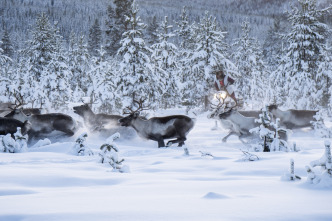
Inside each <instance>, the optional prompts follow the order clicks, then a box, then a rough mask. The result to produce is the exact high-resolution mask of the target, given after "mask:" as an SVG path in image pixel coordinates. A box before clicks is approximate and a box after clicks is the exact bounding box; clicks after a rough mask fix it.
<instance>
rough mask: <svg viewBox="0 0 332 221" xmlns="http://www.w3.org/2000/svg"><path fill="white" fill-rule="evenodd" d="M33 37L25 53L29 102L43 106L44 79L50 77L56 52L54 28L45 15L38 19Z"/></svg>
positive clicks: (44, 94)
mask: <svg viewBox="0 0 332 221" xmlns="http://www.w3.org/2000/svg"><path fill="white" fill-rule="evenodd" d="M31 35H32V39H31V40H29V41H28V42H27V44H26V45H27V47H26V48H25V49H24V51H23V53H24V55H25V57H26V58H27V63H26V64H27V65H28V70H27V72H26V75H28V76H29V77H28V78H29V80H28V82H29V84H30V85H29V86H30V87H29V88H30V94H29V101H30V102H31V103H32V104H33V105H34V104H36V105H42V104H44V103H45V101H46V100H47V95H46V91H45V83H46V82H45V81H44V80H43V79H44V78H45V77H46V76H48V75H49V73H48V72H47V67H48V65H49V64H50V62H51V61H52V59H53V56H54V52H55V51H56V49H55V44H54V42H56V39H55V35H54V28H53V27H52V25H51V24H50V23H49V20H48V17H47V16H46V14H45V13H42V14H41V15H40V16H39V17H38V18H37V20H36V24H35V27H34V29H33V30H32V32H31Z"/></svg>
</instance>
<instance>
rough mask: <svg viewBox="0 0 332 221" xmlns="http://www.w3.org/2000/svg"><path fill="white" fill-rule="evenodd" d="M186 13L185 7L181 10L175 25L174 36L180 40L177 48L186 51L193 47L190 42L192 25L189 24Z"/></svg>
mask: <svg viewBox="0 0 332 221" xmlns="http://www.w3.org/2000/svg"><path fill="white" fill-rule="evenodd" d="M188 16H189V15H188V11H187V8H186V7H183V8H182V12H181V16H180V19H179V21H178V22H176V24H177V30H176V31H175V33H176V35H177V36H178V37H179V38H180V44H179V48H180V49H181V50H186V49H189V48H191V46H193V42H192V25H191V24H189V19H188Z"/></svg>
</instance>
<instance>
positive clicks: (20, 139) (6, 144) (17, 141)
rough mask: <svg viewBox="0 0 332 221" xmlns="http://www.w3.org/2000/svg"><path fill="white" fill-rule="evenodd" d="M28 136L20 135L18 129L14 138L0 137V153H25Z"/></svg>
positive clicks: (9, 135) (8, 135)
mask: <svg viewBox="0 0 332 221" xmlns="http://www.w3.org/2000/svg"><path fill="white" fill-rule="evenodd" d="M27 142H28V135H24V136H23V135H22V133H21V128H20V127H18V128H17V131H16V133H14V138H12V136H11V134H7V135H5V136H0V151H1V152H6V153H20V152H25V151H27Z"/></svg>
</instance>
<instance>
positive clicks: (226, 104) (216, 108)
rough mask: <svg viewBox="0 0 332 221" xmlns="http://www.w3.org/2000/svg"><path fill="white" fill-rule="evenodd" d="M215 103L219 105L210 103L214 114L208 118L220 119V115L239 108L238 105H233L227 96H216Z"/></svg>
mask: <svg viewBox="0 0 332 221" xmlns="http://www.w3.org/2000/svg"><path fill="white" fill-rule="evenodd" d="M214 101H216V102H217V104H215V102H214V103H212V102H210V107H211V109H212V112H211V113H210V114H209V115H208V118H218V117H219V115H220V114H222V113H224V112H225V111H226V112H227V111H228V110H231V109H233V108H235V107H237V104H236V103H235V105H234V104H233V105H232V102H231V100H230V99H228V96H227V94H226V95H225V96H215V98H214Z"/></svg>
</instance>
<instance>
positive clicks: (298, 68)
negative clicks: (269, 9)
mask: <svg viewBox="0 0 332 221" xmlns="http://www.w3.org/2000/svg"><path fill="white" fill-rule="evenodd" d="M298 2H299V8H296V7H292V10H291V11H290V12H288V20H289V22H290V23H291V31H290V33H288V34H287V35H286V36H285V39H286V40H287V45H288V47H287V48H286V54H285V58H283V59H282V60H285V62H284V64H280V65H283V66H282V68H281V73H282V75H283V76H284V77H285V78H286V79H287V81H286V85H285V86H286V88H288V96H287V99H286V105H287V106H289V107H294V108H298V109H313V108H316V107H317V105H320V101H322V95H323V88H322V87H321V86H320V83H319V82H320V81H321V80H322V79H320V76H319V75H320V74H317V73H318V70H319V67H320V64H321V62H324V60H325V57H324V52H325V51H326V50H327V47H326V44H325V42H326V37H325V36H326V32H327V31H328V26H327V25H325V24H323V23H321V22H320V21H319V18H320V17H321V16H322V15H323V14H324V13H326V12H327V10H328V9H322V10H319V9H318V8H317V4H316V0H298Z"/></svg>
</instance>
